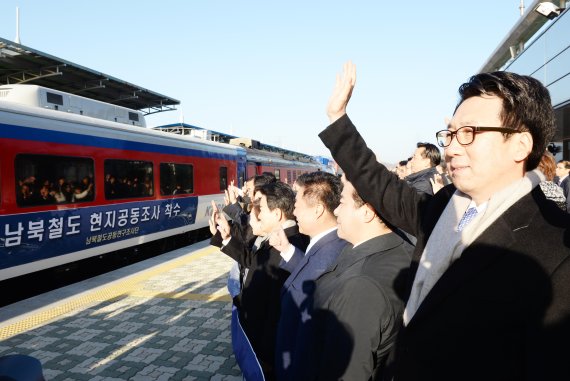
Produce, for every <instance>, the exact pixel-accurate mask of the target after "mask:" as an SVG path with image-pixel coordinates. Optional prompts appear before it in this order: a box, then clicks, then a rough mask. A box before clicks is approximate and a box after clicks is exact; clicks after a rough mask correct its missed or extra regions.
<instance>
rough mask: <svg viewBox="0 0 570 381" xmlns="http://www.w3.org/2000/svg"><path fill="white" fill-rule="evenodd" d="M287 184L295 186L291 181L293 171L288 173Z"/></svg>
mask: <svg viewBox="0 0 570 381" xmlns="http://www.w3.org/2000/svg"><path fill="white" fill-rule="evenodd" d="M287 184H293V181H292V180H291V171H287Z"/></svg>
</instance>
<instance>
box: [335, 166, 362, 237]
mask: <svg viewBox="0 0 570 381" xmlns="http://www.w3.org/2000/svg"><path fill="white" fill-rule="evenodd" d="M353 192H354V187H353V186H352V184H351V183H350V182H349V181H347V180H346V178H345V177H344V175H343V176H342V193H341V194H340V204H339V205H338V206H337V207H336V209H335V210H334V215H335V216H336V221H337V224H338V230H337V234H338V236H339V237H340V238H342V239H344V240H346V241H348V242H350V243H352V244H355V243H357V242H356V240H357V239H356V235H355V232H356V231H358V229H359V227H360V225H359V223H360V220H359V219H358V209H359V208H357V207H356V204H355V203H354V198H353V197H352V195H353Z"/></svg>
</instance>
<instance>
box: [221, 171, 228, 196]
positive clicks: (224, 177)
mask: <svg viewBox="0 0 570 381" xmlns="http://www.w3.org/2000/svg"><path fill="white" fill-rule="evenodd" d="M226 189H228V168H227V167H220V191H222V192H223V191H225V190H226Z"/></svg>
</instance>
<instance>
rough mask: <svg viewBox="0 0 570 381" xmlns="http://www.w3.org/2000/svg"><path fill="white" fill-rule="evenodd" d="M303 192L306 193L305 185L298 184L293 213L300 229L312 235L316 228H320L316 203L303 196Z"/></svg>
mask: <svg viewBox="0 0 570 381" xmlns="http://www.w3.org/2000/svg"><path fill="white" fill-rule="evenodd" d="M303 193H305V187H301V186H298V187H297V194H296V195H295V210H294V211H293V214H294V215H295V217H296V218H297V224H298V225H299V231H300V232H301V233H303V234H306V235H308V236H309V237H311V236H312V234H311V233H312V232H313V231H314V229H315V228H318V226H316V224H317V219H316V215H317V214H316V212H317V211H316V203H313V202H311V200H307V198H306V197H304V196H303Z"/></svg>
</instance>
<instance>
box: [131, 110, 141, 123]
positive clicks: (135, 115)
mask: <svg viewBox="0 0 570 381" xmlns="http://www.w3.org/2000/svg"><path fill="white" fill-rule="evenodd" d="M129 120H132V121H135V122H138V121H139V114H137V113H136V112H129Z"/></svg>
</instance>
